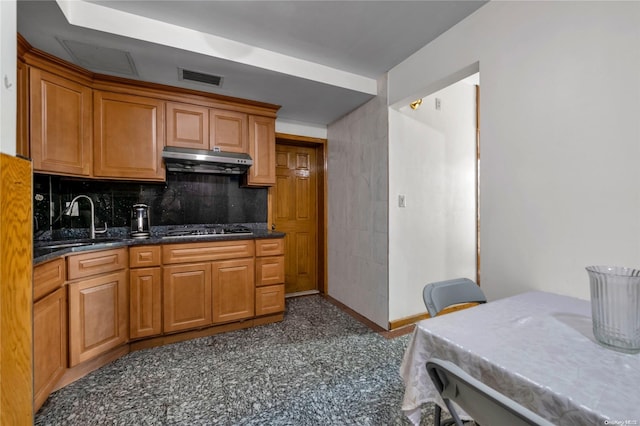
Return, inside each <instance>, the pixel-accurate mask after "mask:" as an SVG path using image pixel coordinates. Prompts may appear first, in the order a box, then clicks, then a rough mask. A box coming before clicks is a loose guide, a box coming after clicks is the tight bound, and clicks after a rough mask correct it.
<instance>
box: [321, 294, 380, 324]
mask: <svg viewBox="0 0 640 426" xmlns="http://www.w3.org/2000/svg"><path fill="white" fill-rule="evenodd" d="M322 297H324V298H325V300H327V301H329V302H330V303H332V304H334V305H336V306H337V307H338V308H340V309H341V310H343V311H345V312H346V313H348V314H349V315H351V316H352V317H354V318H355V319H357V320H358V321H360V322H361V323H363V324H364V325H366V326H367V327H369V328H370V329H371V330H373V331H375V332H376V333H382V332H386V331H387V330H385V329H384V328H382V327H380V326H379V325H378V324H376V323H375V322H373V321H371V320H370V319H369V318H367V317H365V316H362V315H360V314H359V313H357V312H356V311H354V310H353V309H351V308H350V307H348V306H347V305H345V304H344V303H342V302H338V301H337V300H336V299H334V298H333V297H331V296H327V295H326V294H325V295H323V296H322Z"/></svg>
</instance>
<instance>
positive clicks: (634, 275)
mask: <svg viewBox="0 0 640 426" xmlns="http://www.w3.org/2000/svg"><path fill="white" fill-rule="evenodd" d="M586 270H587V273H588V275H589V281H590V286H591V316H592V322H593V334H594V336H595V338H596V340H598V342H600V343H601V344H603V345H605V346H607V347H609V348H611V349H615V350H618V351H621V352H627V353H637V352H640V270H639V269H632V268H624V267H619V266H589V267H587V268H586Z"/></svg>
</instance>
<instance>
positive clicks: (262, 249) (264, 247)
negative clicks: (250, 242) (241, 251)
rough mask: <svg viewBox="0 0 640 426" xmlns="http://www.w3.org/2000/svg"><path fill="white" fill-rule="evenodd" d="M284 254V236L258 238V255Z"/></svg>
mask: <svg viewBox="0 0 640 426" xmlns="http://www.w3.org/2000/svg"><path fill="white" fill-rule="evenodd" d="M278 254H284V238H274V239H267V240H256V256H275V255H278Z"/></svg>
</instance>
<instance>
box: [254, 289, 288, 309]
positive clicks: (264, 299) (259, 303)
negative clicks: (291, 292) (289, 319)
mask: <svg viewBox="0 0 640 426" xmlns="http://www.w3.org/2000/svg"><path fill="white" fill-rule="evenodd" d="M283 311H284V284H277V285H270V286H266V287H258V288H256V316H260V315H267V314H275V313H278V312H283Z"/></svg>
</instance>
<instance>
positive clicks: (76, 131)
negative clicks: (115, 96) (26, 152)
mask: <svg viewBox="0 0 640 426" xmlns="http://www.w3.org/2000/svg"><path fill="white" fill-rule="evenodd" d="M29 90H30V99H31V102H30V108H29V112H30V120H29V121H30V132H29V133H30V136H31V158H32V160H33V169H34V171H40V172H50V173H56V174H64V175H77V176H89V175H90V174H91V89H90V88H89V87H86V86H83V85H81V84H78V83H76V82H74V81H71V80H68V79H66V78H62V77H59V76H57V75H54V74H51V73H49V72H47V71H43V70H40V69H37V68H31V69H30V71H29Z"/></svg>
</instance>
